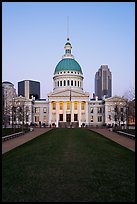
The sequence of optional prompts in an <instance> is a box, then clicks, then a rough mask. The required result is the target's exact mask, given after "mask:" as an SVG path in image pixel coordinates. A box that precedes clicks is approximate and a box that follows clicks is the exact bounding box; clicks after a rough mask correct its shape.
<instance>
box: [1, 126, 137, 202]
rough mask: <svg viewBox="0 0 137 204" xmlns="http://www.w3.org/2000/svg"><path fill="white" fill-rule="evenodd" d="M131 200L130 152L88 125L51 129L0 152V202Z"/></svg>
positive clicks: (132, 163)
mask: <svg viewBox="0 0 137 204" xmlns="http://www.w3.org/2000/svg"><path fill="white" fill-rule="evenodd" d="M8 201H9V202H23V201H24V202H26V201H28V202H78V201H79V202H80V201H81V202H114V201H115V202H135V153H134V152H132V151H130V150H128V149H126V148H124V147H121V146H120V145H119V144H116V143H114V142H113V141H110V140H109V139H107V138H104V137H103V136H101V135H100V134H98V133H95V132H92V131H89V130H87V129H53V130H51V131H50V132H47V133H45V134H43V135H41V136H39V137H37V138H35V139H33V140H31V141H29V142H28V143H26V144H23V145H22V146H20V147H17V148H16V149H13V150H11V151H9V152H7V153H5V154H4V155H3V156H2V202H8Z"/></svg>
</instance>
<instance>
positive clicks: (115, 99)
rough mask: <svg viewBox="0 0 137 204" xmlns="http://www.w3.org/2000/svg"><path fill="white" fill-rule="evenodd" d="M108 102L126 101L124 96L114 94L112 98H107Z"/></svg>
mask: <svg viewBox="0 0 137 204" xmlns="http://www.w3.org/2000/svg"><path fill="white" fill-rule="evenodd" d="M105 101H106V102H126V100H125V99H124V98H123V97H120V96H112V97H110V98H107V99H105Z"/></svg>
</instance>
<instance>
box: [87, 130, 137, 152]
mask: <svg viewBox="0 0 137 204" xmlns="http://www.w3.org/2000/svg"><path fill="white" fill-rule="evenodd" d="M90 129H91V130H93V131H95V132H98V133H100V134H101V135H103V136H105V137H107V138H109V139H111V140H113V141H115V142H117V143H118V144H120V145H122V146H124V147H126V148H128V149H130V150H132V151H134V152H135V139H131V138H128V137H125V136H122V135H119V134H117V133H115V132H111V131H109V130H108V129H105V128H90Z"/></svg>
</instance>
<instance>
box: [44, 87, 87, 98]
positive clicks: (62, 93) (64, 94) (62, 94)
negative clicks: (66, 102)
mask: <svg viewBox="0 0 137 204" xmlns="http://www.w3.org/2000/svg"><path fill="white" fill-rule="evenodd" d="M70 95H71V98H73V97H89V94H88V93H87V92H79V91H76V90H71V91H70V89H68V90H62V91H58V92H52V93H50V94H48V97H49V98H50V97H61V98H63V97H65V98H66V97H70Z"/></svg>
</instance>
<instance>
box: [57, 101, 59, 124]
mask: <svg viewBox="0 0 137 204" xmlns="http://www.w3.org/2000/svg"><path fill="white" fill-rule="evenodd" d="M58 122H59V103H58V101H57V102H56V127H58Z"/></svg>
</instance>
